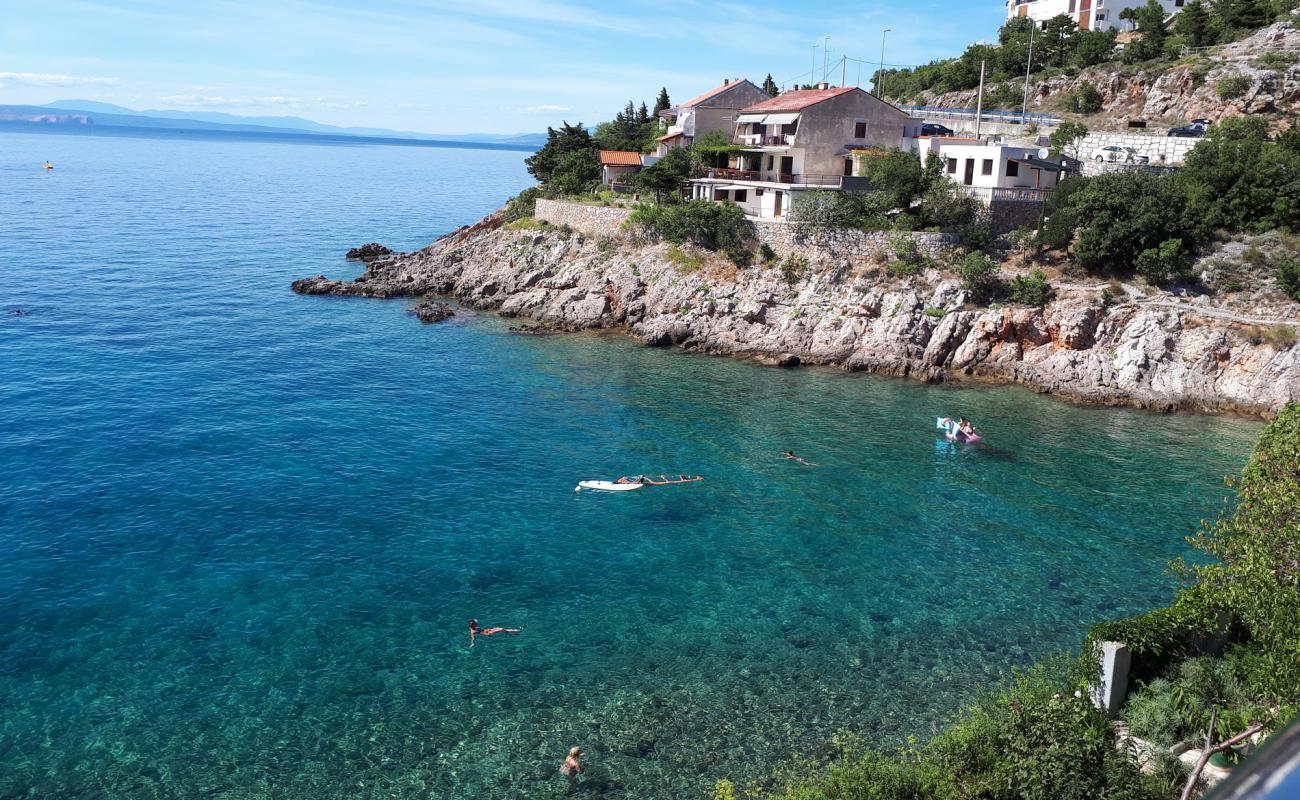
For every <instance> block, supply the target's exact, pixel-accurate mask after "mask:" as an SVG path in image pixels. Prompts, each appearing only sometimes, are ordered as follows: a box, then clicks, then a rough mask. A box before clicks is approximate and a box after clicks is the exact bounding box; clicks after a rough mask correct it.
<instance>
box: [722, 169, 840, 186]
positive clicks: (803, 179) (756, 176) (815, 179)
mask: <svg viewBox="0 0 1300 800" xmlns="http://www.w3.org/2000/svg"><path fill="white" fill-rule="evenodd" d="M708 177H710V178H714V179H717V180H725V181H754V182H757V183H787V184H790V185H791V186H827V187H836V188H838V187H839V185H840V178H842V177H843V176H842V175H805V174H801V173H796V172H766V173H765V172H760V171H759V170H753V169H732V168H730V167H714V168H712V169H710V170H709V174H708Z"/></svg>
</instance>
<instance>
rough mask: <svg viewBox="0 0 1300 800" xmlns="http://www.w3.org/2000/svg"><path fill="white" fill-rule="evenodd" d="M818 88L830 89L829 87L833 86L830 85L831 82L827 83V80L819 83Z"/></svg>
mask: <svg viewBox="0 0 1300 800" xmlns="http://www.w3.org/2000/svg"><path fill="white" fill-rule="evenodd" d="M817 88H818V89H829V88H831V85H830V84H829V83H827V82H826V81H822V82H821V83H819V84H817Z"/></svg>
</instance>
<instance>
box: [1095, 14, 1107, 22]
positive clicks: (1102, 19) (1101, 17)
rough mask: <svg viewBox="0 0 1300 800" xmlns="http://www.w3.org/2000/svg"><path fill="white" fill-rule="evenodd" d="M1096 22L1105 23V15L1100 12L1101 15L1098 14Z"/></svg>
mask: <svg viewBox="0 0 1300 800" xmlns="http://www.w3.org/2000/svg"><path fill="white" fill-rule="evenodd" d="M1097 21H1098V22H1105V21H1106V14H1105V12H1102V13H1100V14H1098V15H1097Z"/></svg>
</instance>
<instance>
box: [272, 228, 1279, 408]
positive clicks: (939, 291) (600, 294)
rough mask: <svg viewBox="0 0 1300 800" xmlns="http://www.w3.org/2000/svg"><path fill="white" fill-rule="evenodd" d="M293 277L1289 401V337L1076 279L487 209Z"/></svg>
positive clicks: (1194, 393)
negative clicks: (1013, 281)
mask: <svg viewBox="0 0 1300 800" xmlns="http://www.w3.org/2000/svg"><path fill="white" fill-rule="evenodd" d="M293 288H294V290H295V291H296V292H299V293H302V294H337V295H359V296H367V297H406V296H423V295H443V296H451V297H455V298H456V299H457V300H459V301H460V302H461V303H462V304H464V305H466V306H470V307H474V308H479V309H490V310H495V311H497V312H499V313H501V314H503V315H506V316H520V317H531V318H533V319H536V320H539V321H541V322H543V323H547V324H549V325H551V326H553V327H556V328H561V329H565V330H581V329H593V328H619V329H624V330H626V331H628V332H629V333H630V334H631V335H633V336H635V337H637V338H639V339H641V340H642V341H644V342H645V343H647V344H651V345H680V346H682V347H686V348H690V349H693V350H699V351H703V352H708V353H716V354H725V355H734V356H750V357H757V358H762V359H764V360H769V361H772V362H775V363H786V364H792V363H799V362H804V363H816V364H833V365H841V366H843V367H845V368H848V369H852V370H868V371H873V372H882V373H887V374H891V375H910V376H913V377H918V378H922V379H924V380H931V381H939V380H944V379H947V378H952V377H961V376H970V377H982V378H988V379H993V380H1000V381H1012V382H1017V383H1023V384H1026V385H1029V386H1031V387H1034V388H1035V389H1037V390H1040V391H1043V392H1049V393H1052V394H1058V395H1062V396H1067V397H1071V398H1076V399H1080V400H1085V401H1090V402H1097V403H1106V404H1124V405H1136V406H1142V407H1147V408H1155V409H1162V410H1173V409H1194V410H1203V411H1239V412H1245V413H1254V414H1263V415H1268V414H1269V413H1271V412H1273V411H1276V410H1277V409H1278V408H1280V407H1281V406H1282V405H1283V404H1284V403H1286V402H1287V401H1291V400H1300V347H1297V346H1294V345H1292V344H1287V343H1285V342H1284V343H1281V344H1276V345H1274V344H1268V343H1262V342H1261V343H1252V341H1251V340H1250V338H1249V334H1248V333H1247V332H1246V331H1245V329H1244V327H1243V325H1242V324H1241V322H1240V318H1236V319H1234V318H1232V315H1230V314H1227V312H1222V311H1215V310H1214V309H1210V308H1206V307H1204V306H1199V305H1196V304H1190V303H1179V302H1175V301H1173V300H1171V299H1170V298H1169V297H1168V296H1161V297H1157V298H1150V297H1144V296H1141V295H1138V294H1136V293H1134V294H1128V295H1126V296H1125V297H1123V298H1121V299H1118V300H1114V299H1109V298H1107V297H1106V295H1104V294H1103V292H1102V291H1101V288H1102V287H1075V288H1064V289H1061V290H1059V291H1058V295H1057V297H1056V299H1055V300H1054V301H1053V302H1052V303H1050V304H1049V305H1047V306H1046V307H1044V308H1027V307H1004V308H973V307H970V306H968V305H967V304H966V297H965V296H964V293H963V291H962V289H961V287H960V285H959V284H958V283H957V281H955V280H954V279H952V278H951V277H947V276H944V275H943V274H941V273H940V272H939V271H937V270H928V271H926V272H925V273H923V274H921V275H917V276H914V277H911V278H904V279H896V278H894V277H893V276H892V275H890V274H889V273H888V272H887V271H885V270H883V269H881V268H879V267H874V266H872V265H870V264H864V263H856V264H855V263H853V262H851V261H849V260H841V261H839V262H829V263H823V264H821V265H820V266H819V267H817V268H814V269H810V270H809V271H808V274H806V275H805V276H802V277H796V276H793V275H791V274H789V270H787V271H786V274H783V273H782V271H781V270H780V269H777V268H775V267H771V266H768V267H764V266H752V267H746V268H740V269H738V268H735V267H733V266H731V265H730V264H728V263H724V262H721V261H720V260H718V261H710V262H708V263H705V264H703V265H701V266H696V267H691V266H689V265H688V266H687V267H685V268H684V267H683V266H682V265H681V258H680V251H677V252H673V249H672V248H670V246H668V245H666V244H663V243H654V242H644V241H639V242H638V241H633V240H629V239H626V238H621V239H613V238H610V237H600V238H595V237H588V236H583V235H581V234H573V233H568V232H564V231H557V230H549V231H539V230H535V229H521V230H512V229H510V228H509V227H506V226H502V225H501V222H500V219H499V218H497V217H489V218H487V219H485V220H484V221H482V222H480V223H479V224H477V225H475V226H473V227H470V228H463V229H461V230H459V231H457V232H456V233H454V234H452V235H450V236H447V237H445V238H443V239H441V240H439V241H437V242H435V243H434V244H433V245H431V246H429V247H427V248H425V249H423V250H419V251H416V252H413V253H405V254H394V255H391V256H386V257H382V258H380V259H378V260H375V261H373V262H371V263H370V264H369V265H368V266H367V268H366V271H365V273H364V274H363V275H361V276H360V277H358V278H357V279H356V280H355V281H337V280H330V279H327V278H325V277H324V276H318V277H315V278H307V279H304V280H300V281H297V282H296V283H295V284H294V287H293ZM1289 313H1291V314H1292V315H1294V308H1292V309H1291V311H1290V312H1289ZM1256 342H1258V337H1256Z"/></svg>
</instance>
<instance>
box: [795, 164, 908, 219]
mask: <svg viewBox="0 0 1300 800" xmlns="http://www.w3.org/2000/svg"><path fill="white" fill-rule="evenodd" d="M913 160H916V159H915V158H914V159H913ZM889 208H890V206H889V201H888V198H887V196H886V195H885V193H883V192H871V193H867V194H855V193H851V192H832V191H820V190H819V191H812V192H800V193H799V194H798V195H797V196H796V198H795V201H794V204H793V206H792V207H791V209H790V213H789V215H788V216H787V220H788V222H789V223H790V224H792V225H794V226H795V230H797V231H798V232H799V233H801V234H804V235H807V234H811V233H815V232H817V231H819V230H869V231H871V230H884V229H885V228H887V227H889V221H888V219H887V218H886V217H885V216H884V214H885V212H886V211H888V210H889Z"/></svg>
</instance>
